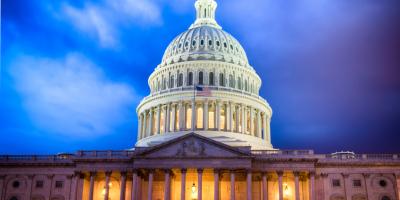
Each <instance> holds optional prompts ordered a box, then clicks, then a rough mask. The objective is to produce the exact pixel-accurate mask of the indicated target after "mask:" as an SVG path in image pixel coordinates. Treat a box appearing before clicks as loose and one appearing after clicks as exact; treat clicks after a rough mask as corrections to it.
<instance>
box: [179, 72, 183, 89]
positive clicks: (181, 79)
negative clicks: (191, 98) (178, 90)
mask: <svg viewBox="0 0 400 200" xmlns="http://www.w3.org/2000/svg"><path fill="white" fill-rule="evenodd" d="M182 85H183V74H182V73H180V74H179V76H178V87H182Z"/></svg>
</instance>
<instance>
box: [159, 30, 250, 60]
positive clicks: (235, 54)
mask: <svg viewBox="0 0 400 200" xmlns="http://www.w3.org/2000/svg"><path fill="white" fill-rule="evenodd" d="M191 60H215V61H222V62H228V63H233V64H238V65H241V66H248V60H247V56H246V53H245V51H244V49H243V47H242V45H240V43H239V42H238V41H237V40H236V39H235V38H234V37H233V36H232V35H230V34H229V33H227V32H225V31H223V30H222V29H220V28H217V27H212V26H207V25H205V26H198V27H195V28H191V29H189V30H187V31H185V32H183V33H181V34H180V35H178V36H177V37H176V38H175V39H174V40H173V41H172V42H171V43H170V44H169V46H168V47H167V50H166V51H165V53H164V56H163V59H162V63H161V65H167V64H172V63H178V62H185V61H191Z"/></svg>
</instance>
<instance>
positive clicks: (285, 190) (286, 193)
mask: <svg viewBox="0 0 400 200" xmlns="http://www.w3.org/2000/svg"><path fill="white" fill-rule="evenodd" d="M290 195H291V191H290V188H289V185H288V184H287V183H284V184H283V196H286V197H287V196H290Z"/></svg>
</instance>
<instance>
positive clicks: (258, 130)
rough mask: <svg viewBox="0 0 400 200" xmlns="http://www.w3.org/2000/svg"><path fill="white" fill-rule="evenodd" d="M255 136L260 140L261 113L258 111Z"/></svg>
mask: <svg viewBox="0 0 400 200" xmlns="http://www.w3.org/2000/svg"><path fill="white" fill-rule="evenodd" d="M256 133H257V134H256V136H257V137H258V138H261V112H260V110H258V111H257V130H256Z"/></svg>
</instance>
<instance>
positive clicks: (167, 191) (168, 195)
mask: <svg viewBox="0 0 400 200" xmlns="http://www.w3.org/2000/svg"><path fill="white" fill-rule="evenodd" d="M164 173H165V181H164V200H170V199H171V179H170V175H171V170H165V172H164Z"/></svg>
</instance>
